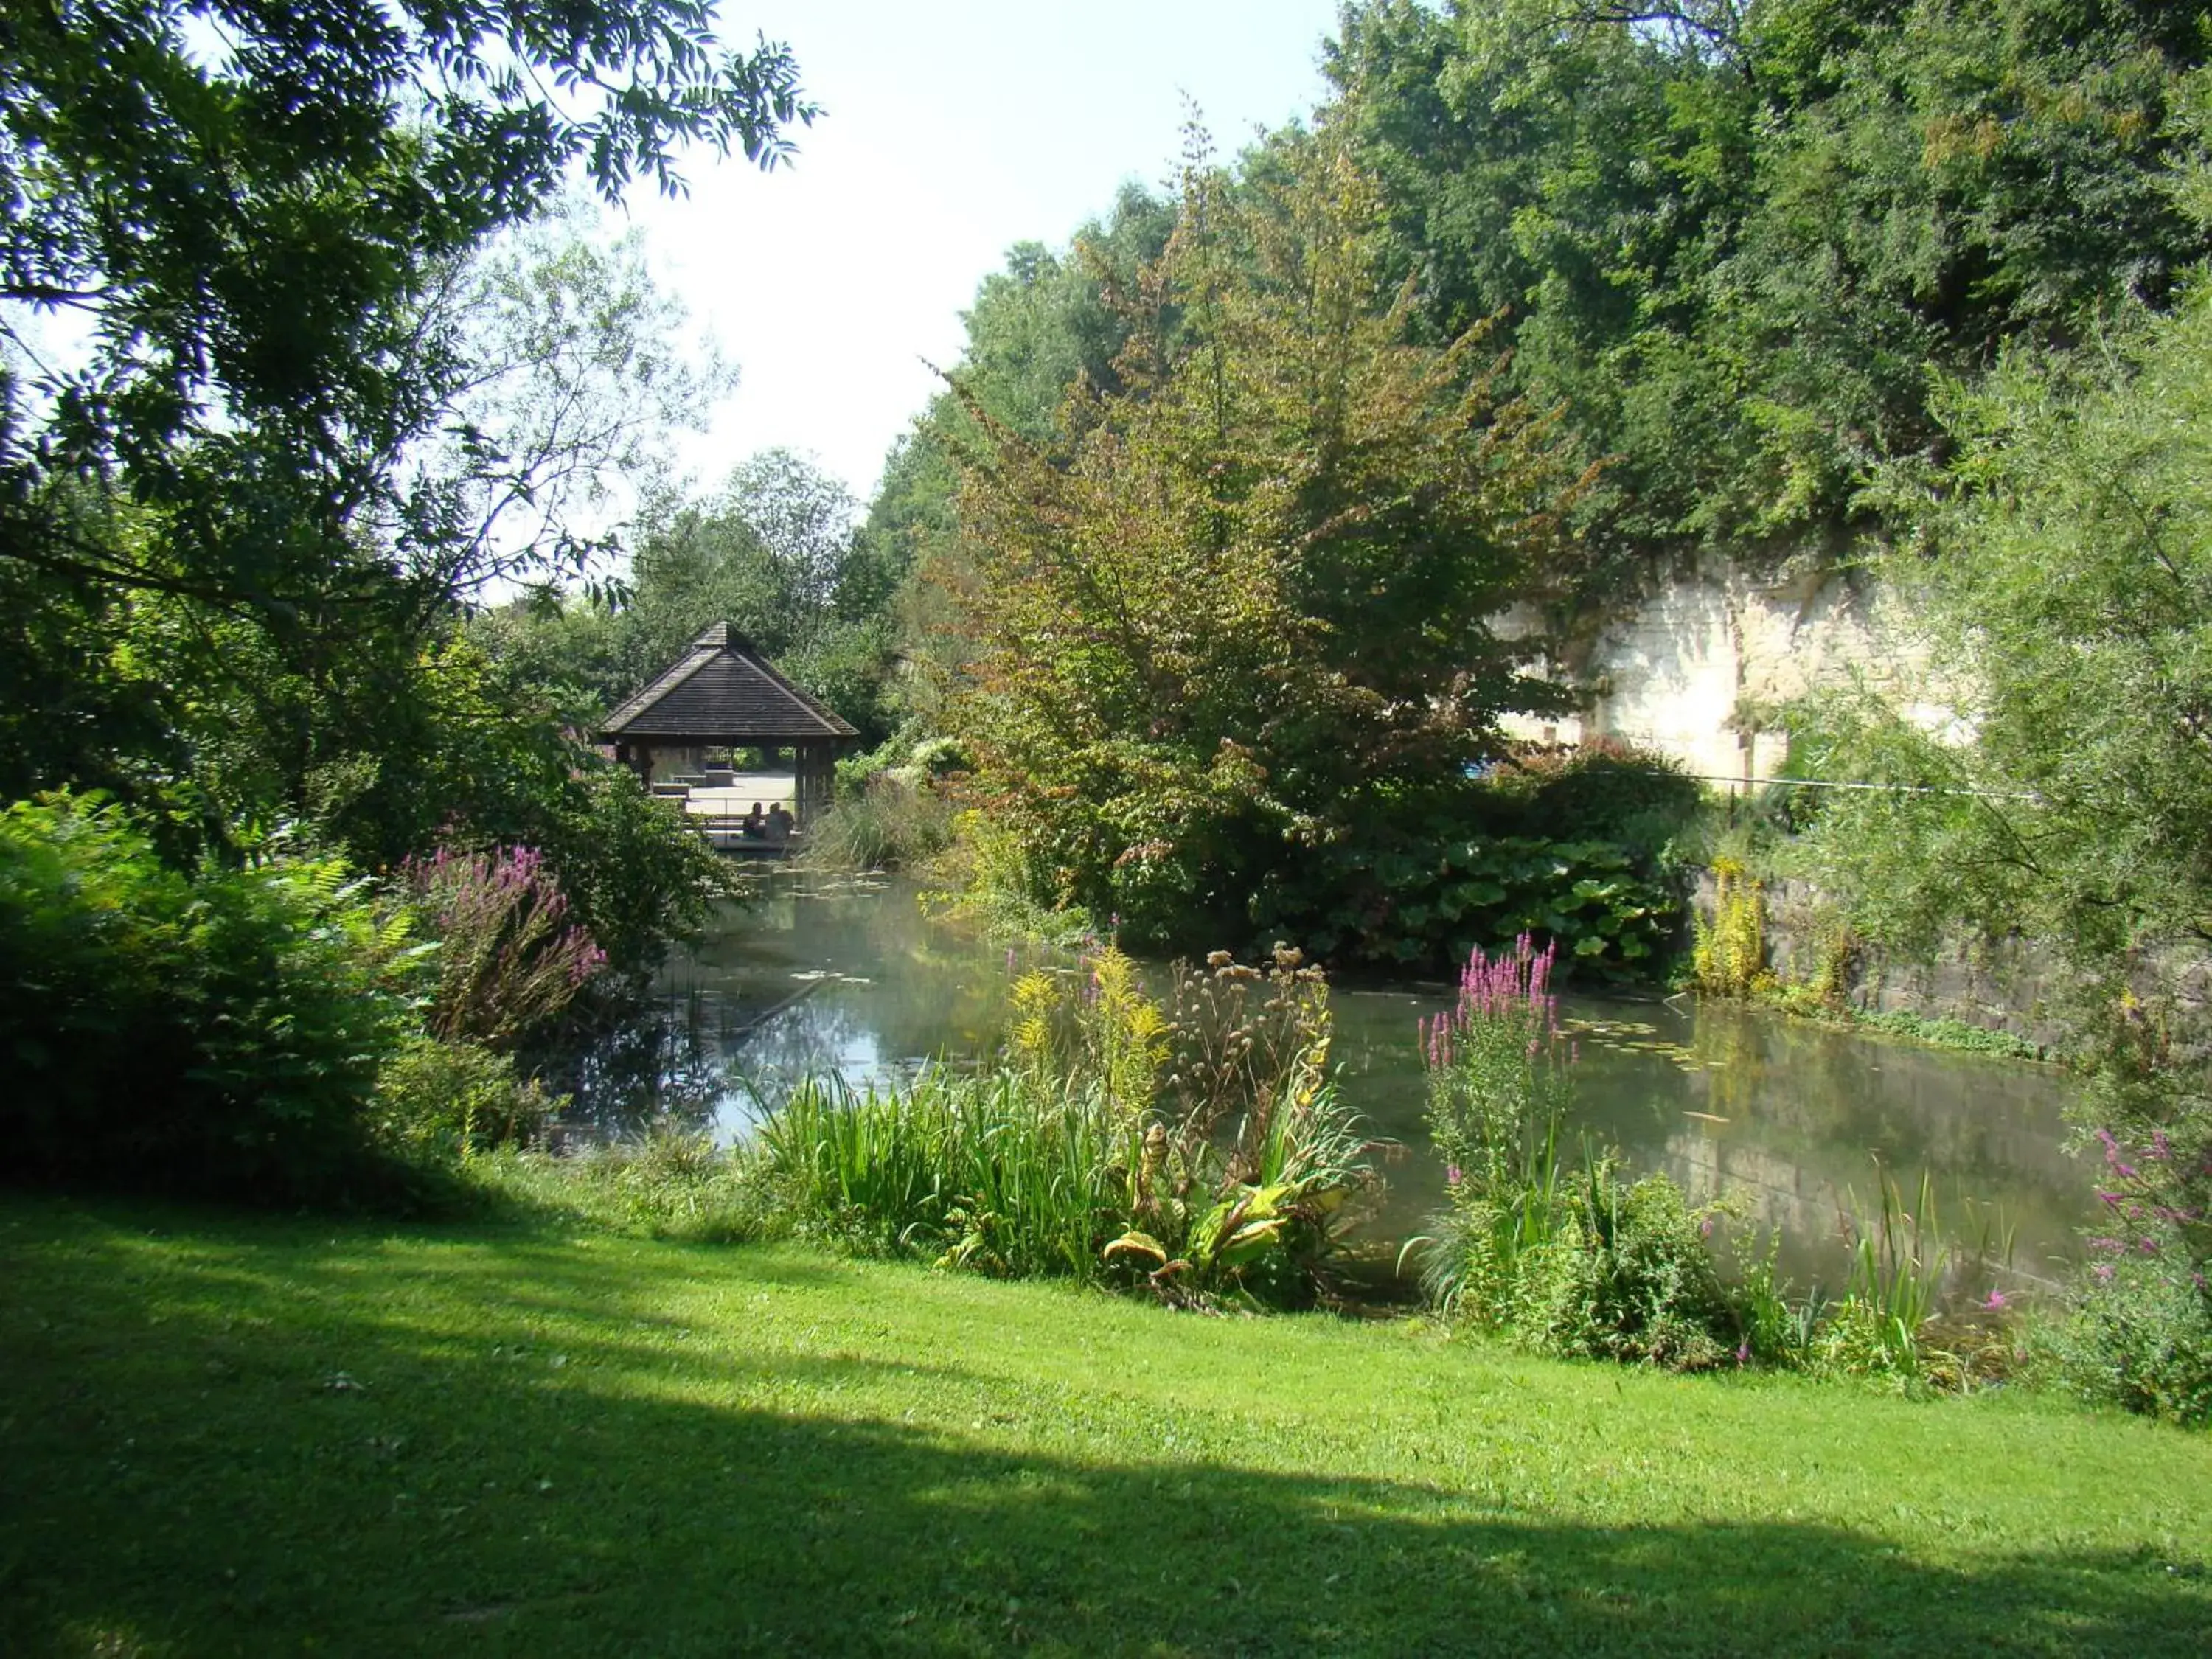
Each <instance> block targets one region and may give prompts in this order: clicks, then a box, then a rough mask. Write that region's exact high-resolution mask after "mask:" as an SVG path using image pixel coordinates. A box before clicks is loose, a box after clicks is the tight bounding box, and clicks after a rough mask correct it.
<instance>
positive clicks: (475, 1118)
mask: <svg viewBox="0 0 2212 1659" xmlns="http://www.w3.org/2000/svg"><path fill="white" fill-rule="evenodd" d="M566 1098H567V1097H565V1096H561V1097H549V1096H548V1095H547V1094H546V1093H545V1091H544V1089H543V1088H542V1087H540V1086H539V1085H538V1081H537V1079H534V1078H533V1079H529V1080H527V1081H525V1080H523V1079H519V1078H517V1077H516V1076H515V1073H514V1060H513V1057H512V1056H511V1055H508V1054H500V1053H497V1052H496V1051H495V1050H493V1049H490V1048H486V1047H484V1046H483V1044H482V1043H478V1042H470V1041H469V1040H468V1039H466V1038H456V1039H452V1040H441V1039H440V1038H437V1037H434V1036H428V1035H425V1034H422V1033H417V1034H416V1035H415V1036H410V1037H409V1038H407V1039H406V1040H405V1041H404V1042H402V1043H401V1044H400V1045H399V1047H398V1049H397V1050H396V1051H395V1052H394V1053H393V1054H392V1056H391V1057H390V1058H389V1059H388V1060H386V1061H385V1063H384V1067H383V1070H382V1072H381V1073H380V1075H379V1077H378V1079H377V1091H376V1109H375V1115H374V1133H375V1135H376V1138H377V1139H378V1140H379V1141H380V1143H381V1144H383V1145H385V1146H389V1147H391V1148H392V1150H393V1151H395V1152H399V1153H401V1154H402V1155H404V1156H406V1157H409V1158H418V1159H419V1158H424V1157H426V1156H427V1157H429V1158H467V1157H468V1156H469V1155H470V1154H471V1153H473V1152H479V1151H483V1150H486V1149H488V1148H490V1147H495V1146H526V1145H527V1144H528V1143H530V1142H531V1141H532V1140H535V1139H537V1138H538V1136H539V1135H540V1134H542V1133H544V1128H545V1125H546V1124H547V1123H548V1122H549V1121H550V1120H551V1118H552V1116H553V1115H554V1114H555V1113H556V1111H558V1110H559V1109H560V1107H561V1105H562V1102H563V1101H564V1100H565V1099H566Z"/></svg>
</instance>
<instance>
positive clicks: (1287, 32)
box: [617, 0, 1337, 501]
mask: <svg viewBox="0 0 2212 1659" xmlns="http://www.w3.org/2000/svg"><path fill="white" fill-rule="evenodd" d="M1336 11H1337V6H1336V0H1180V3H1177V0H1115V3H1111V4H1109V3H1101V0H809V3H799V0H722V7H721V21H720V28H721V33H722V35H723V37H724V39H725V40H728V41H730V42H732V44H736V43H738V42H740V41H744V42H748V43H749V42H750V40H751V38H752V35H753V33H754V32H755V31H756V30H757V31H758V32H760V33H764V34H765V35H766V36H767V37H768V38H769V40H783V41H785V42H787V44H788V45H789V46H790V47H791V49H792V54H793V57H794V58H796V59H797V60H798V63H799V74H800V79H801V82H802V84H803V85H804V86H805V89H806V92H807V94H808V95H809V96H810V97H811V98H812V99H813V100H814V101H816V102H817V103H818V104H820V105H822V106H823V110H824V114H823V118H822V119H820V120H819V121H817V123H816V124H815V125H814V126H813V127H812V128H811V130H803V131H799V134H798V137H799V156H798V158H797V159H796V161H794V162H793V164H792V165H791V166H790V167H788V168H779V169H777V170H776V171H775V172H774V173H765V174H764V173H759V172H757V171H756V170H755V169H753V168H752V167H750V166H748V165H747V164H746V163H745V162H744V161H743V159H742V158H732V160H730V161H726V162H722V163H720V164H715V163H714V162H713V161H712V158H711V157H708V156H703V155H695V156H693V157H692V158H690V165H689V166H688V167H686V169H685V171H686V172H687V173H688V174H689V176H690V185H691V190H690V195H689V196H688V197H684V198H682V199H679V200H676V201H666V200H662V199H659V198H652V197H647V196H644V195H640V196H639V197H637V198H636V199H635V200H633V202H632V203H631V204H630V205H629V209H628V210H627V213H626V218H627V221H628V222H629V223H631V224H635V225H636V226H637V227H639V228H641V230H642V231H643V233H644V236H645V240H646V243H647V247H648V249H649V251H650V255H651V258H652V259H653V264H654V265H655V267H656V269H657V271H658V274H659V276H660V277H661V278H662V280H663V281H664V283H665V285H666V286H667V287H668V288H669V289H671V291H673V292H674V293H675V294H676V295H678V296H679V297H680V298H681V299H682V300H683V301H684V303H685V305H686V307H688V308H689V310H690V315H691V322H692V326H694V327H695V328H697V329H699V330H701V331H704V332H707V333H711V335H712V336H713V337H714V338H715V339H716V340H717V341H719V343H720V346H721V348H722V349H723V352H724V353H725V355H726V356H729V357H731V358H732V359H734V360H735V361H736V362H737V363H738V368H739V371H740V375H741V379H740V380H739V384H738V390H737V392H735V394H734V395H733V396H732V397H731V398H729V399H728V400H727V401H726V402H725V403H724V404H722V405H721V406H720V408H719V409H718V410H716V412H715V416H714V422H713V425H712V427H711V428H710V429H709V430H708V432H706V433H704V434H702V435H685V436H684V439H683V440H682V441H681V443H680V447H679V450H678V456H677V460H678V465H679V467H681V468H682V469H683V470H685V471H690V473H692V474H693V475H694V476H695V477H696V478H697V479H698V481H699V482H700V483H702V484H712V483H715V482H718V481H719V479H720V477H721V476H722V475H724V474H726V472H727V471H729V469H730V468H731V467H732V466H733V465H736V464H737V463H738V461H740V460H742V459H744V458H745V457H746V456H747V455H750V454H751V453H755V452H756V451H758V450H761V449H765V448H769V447H784V448H788V449H793V450H796V451H799V453H804V454H809V455H811V456H812V457H814V458H815V459H817V461H818V462H819V463H820V464H821V465H823V466H824V467H825V468H826V469H827V470H828V471H830V472H831V473H833V474H835V475H836V476H838V477H842V478H843V479H844V480H845V482H846V483H847V484H848V486H849V487H850V488H851V489H852V491H853V493H854V495H855V496H856V497H858V498H859V499H860V500H862V501H865V500H866V499H867V497H868V496H869V495H872V493H873V491H874V488H875V484H876V481H877V478H878V475H879V473H880V472H881V470H882V466H883V460H884V453H885V452H886V451H887V450H888V449H889V448H890V445H891V442H892V441H893V440H894V439H895V438H896V436H897V435H899V434H900V433H901V432H902V431H904V430H905V429H906V428H907V426H908V423H909V422H911V421H912V420H913V418H914V416H916V415H917V414H919V413H920V412H921V409H922V407H923V405H924V404H927V401H928V400H929V398H930V396H931V395H932V393H933V392H934V390H935V389H936V387H937V385H938V382H937V380H936V378H935V377H934V375H933V374H932V373H931V371H930V370H929V368H927V367H926V366H925V365H926V363H936V364H939V365H940V366H943V367H950V366H951V364H952V363H953V362H956V361H957V358H958V356H959V355H960V349H961V345H962V343H963V339H964V334H963V330H962V325H961V321H960V313H961V312H962V311H963V309H964V308H965V307H967V306H968V305H969V302H970V301H972V300H973V299H974V297H975V289H976V284H977V283H980V282H981V280H982V278H983V277H984V276H986V275H987V273H989V272H991V271H993V270H997V269H998V268H999V267H1000V264H1002V263H1003V261H1004V259H1005V256H1006V250H1007V249H1008V248H1010V247H1012V246H1013V245H1014V244H1015V243H1017V242H1021V241H1039V242H1043V243H1045V244H1047V245H1048V246H1062V245H1064V244H1065V243H1066V240H1067V239H1068V237H1069V236H1070V235H1071V234H1073V231H1074V230H1075V229H1076V228H1077V227H1078V226H1079V225H1080V224H1081V223H1082V222H1084V221H1085V220H1086V219H1088V218H1091V217H1093V216H1097V215H1100V214H1103V212H1105V211H1106V210H1108V209H1109V208H1110V207H1111V205H1112V204H1113V200H1114V195H1115V190H1116V189H1117V188H1118V187H1119V185H1121V182H1122V181H1123V180H1124V179H1138V180H1139V181H1141V182H1144V183H1146V184H1149V185H1159V184H1161V183H1163V182H1164V181H1165V180H1166V179H1168V178H1169V177H1170V175H1171V173H1172V172H1173V169H1174V166H1175V161H1176V156H1177V155H1178V154H1179V153H1180V150H1181V148H1182V125H1183V122H1184V119H1185V118H1186V113H1187V110H1188V105H1187V103H1186V100H1191V101H1194V102H1195V103H1196V105H1197V106H1198V107H1199V109H1200V112H1201V114H1202V115H1203V118H1204V119H1205V123H1206V126H1207V127H1208V129H1209V130H1210V131H1212V135H1213V137H1214V140H1215V143H1216V145H1217V147H1218V149H1220V150H1221V151H1222V152H1223V153H1224V154H1233V153H1234V152H1235V151H1236V150H1237V149H1239V148H1241V147H1242V146H1243V144H1244V143H1245V142H1246V141H1248V140H1249V138H1250V137H1251V136H1252V134H1253V132H1254V131H1255V129H1257V128H1266V127H1274V126H1279V125H1282V124H1283V123H1285V122H1286V121H1288V120H1291V119H1292V118H1300V117H1303V116H1304V115H1305V114H1306V113H1307V112H1310V110H1311V109H1312V108H1313V106H1315V105H1316V104H1317V103H1318V102H1320V101H1321V99H1322V93H1323V90H1324V87H1323V82H1322V76H1321V71H1320V67H1319V64H1320V59H1321V46H1322V40H1323V39H1324V37H1326V36H1327V35H1328V34H1329V33H1332V32H1333V30H1334V26H1335V22H1336ZM622 218H623V216H617V227H619V225H620V223H621V221H622Z"/></svg>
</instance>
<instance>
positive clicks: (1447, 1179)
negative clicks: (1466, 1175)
mask: <svg viewBox="0 0 2212 1659" xmlns="http://www.w3.org/2000/svg"><path fill="white" fill-rule="evenodd" d="M1459 1182H1460V1175H1459V1165H1458V1164H1445V1165H1444V1185H1445V1186H1447V1187H1456V1186H1458V1185H1459Z"/></svg>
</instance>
